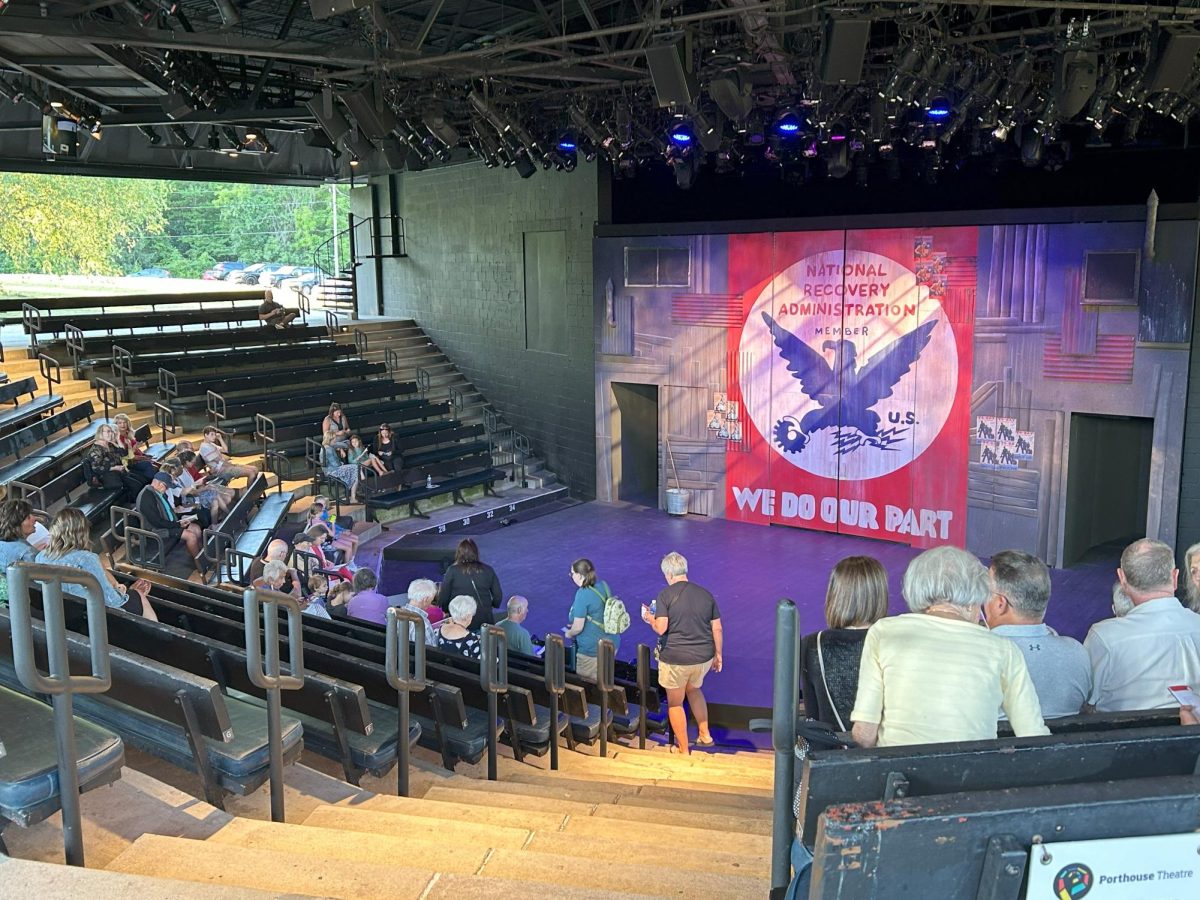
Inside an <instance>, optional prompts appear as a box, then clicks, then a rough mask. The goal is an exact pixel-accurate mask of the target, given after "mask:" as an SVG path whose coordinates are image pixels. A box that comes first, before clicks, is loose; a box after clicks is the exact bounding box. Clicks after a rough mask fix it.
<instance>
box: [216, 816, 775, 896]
mask: <svg viewBox="0 0 1200 900" xmlns="http://www.w3.org/2000/svg"><path fill="white" fill-rule="evenodd" d="M212 840H214V841H220V842H223V843H230V844H234V845H236V846H241V847H249V848H254V849H264V850H274V851H289V850H291V851H294V850H295V849H296V848H297V847H311V848H314V852H315V853H316V854H317V855H319V856H321V857H324V858H327V859H337V860H348V861H354V860H357V861H362V862H367V863H371V862H377V861H379V860H383V859H392V860H405V859H413V860H417V859H420V860H429V861H436V863H435V865H436V867H437V868H438V871H439V872H446V873H454V874H465V875H472V874H473V875H479V876H483V877H485V878H487V877H499V878H508V879H512V880H516V881H540V882H545V883H546V884H548V885H554V886H556V887H557V886H558V885H560V884H569V883H577V882H579V881H580V880H581V879H580V878H579V877H578V874H577V871H578V864H579V860H578V858H577V857H574V856H571V855H569V854H567V855H562V854H559V853H556V852H552V851H542V850H538V851H531V850H513V849H497V848H482V847H470V846H464V845H462V844H460V843H458V842H457V841H456V842H453V843H448V842H447V841H445V840H440V839H434V840H427V841H426V840H420V839H415V838H414V837H413V836H412V835H406V836H397V835H380V834H372V833H364V832H353V833H351V834H346V833H345V832H343V831H339V830H336V829H328V828H317V827H314V826H311V825H276V824H273V823H270V822H255V821H251V820H247V819H242V820H237V821H235V822H234V823H232V824H231V825H229V826H227V827H226V828H225V829H223V830H222V831H221V832H218V834H216V835H215V836H214V837H213V838H212ZM449 847H453V851H452V852H447V850H448V848H449ZM688 855H691V854H688ZM662 862H663V859H662V856H661V852H660V853H658V854H657V859H655V860H654V865H653V866H650V865H647V864H646V863H645V862H639V861H637V860H631V859H628V858H627V857H626V856H625V855H622V856H621V857H618V858H616V859H596V858H593V859H591V860H589V862H588V864H587V874H586V878H585V879H583V880H585V881H586V884H587V886H588V887H589V888H594V889H597V888H598V889H601V890H606V891H619V892H622V893H627V894H634V895H636V894H645V893H652V894H655V895H659V894H660V891H661V883H662V877H661V876H662V873H663V871H664V869H663V867H662V866H661V865H660V864H661V863H662ZM573 871H574V872H575V873H576V874H575V875H572V872H573ZM767 871H768V870H767V868H766V867H763V868H762V869H760V870H758V871H757V872H756V873H754V874H751V873H748V872H747V873H741V872H736V871H735V872H728V873H720V874H716V873H711V872H708V871H707V870H704V871H700V870H695V869H690V870H689V871H688V874H687V877H686V879H687V884H688V886H689V887H690V889H691V891H692V892H693V893H692V894H690V896H714V897H715V896H720V897H733V896H749V895H750V894H751V893H759V892H761V891H764V890H768V889H769V885H767V884H765V883H764V881H763V880H764V878H765V876H766V873H767Z"/></svg>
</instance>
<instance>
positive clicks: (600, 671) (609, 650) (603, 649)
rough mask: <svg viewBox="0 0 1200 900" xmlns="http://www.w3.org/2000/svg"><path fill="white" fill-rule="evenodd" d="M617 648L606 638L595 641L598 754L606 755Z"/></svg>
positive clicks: (615, 683) (614, 686)
mask: <svg viewBox="0 0 1200 900" xmlns="http://www.w3.org/2000/svg"><path fill="white" fill-rule="evenodd" d="M616 662H617V648H616V647H615V646H613V642H612V641H610V640H608V639H607V638H601V639H600V640H599V641H598V642H597V643H596V683H597V684H598V685H600V755H601V756H608V692H609V691H612V690H616V687H617V681H616Z"/></svg>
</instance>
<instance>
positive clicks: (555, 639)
mask: <svg viewBox="0 0 1200 900" xmlns="http://www.w3.org/2000/svg"><path fill="white" fill-rule="evenodd" d="M544 662H545V667H546V690H548V691H549V692H550V769H551V771H558V704H559V699H560V698H561V697H562V695H563V691H565V690H566V689H567V651H566V648H565V647H564V646H563V637H562V635H561V634H548V635H546V656H545V660H544ZM567 727H568V728H570V727H571V726H570V724H568V725H567Z"/></svg>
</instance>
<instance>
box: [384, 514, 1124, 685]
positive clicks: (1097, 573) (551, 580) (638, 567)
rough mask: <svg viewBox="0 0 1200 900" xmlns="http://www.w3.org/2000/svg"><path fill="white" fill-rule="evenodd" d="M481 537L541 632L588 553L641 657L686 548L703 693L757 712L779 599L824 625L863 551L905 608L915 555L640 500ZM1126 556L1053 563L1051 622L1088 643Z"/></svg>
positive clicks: (387, 569) (556, 625) (556, 617)
mask: <svg viewBox="0 0 1200 900" xmlns="http://www.w3.org/2000/svg"><path fill="white" fill-rule="evenodd" d="M473 537H474V538H475V540H476V542H477V543H478V544H479V550H480V555H481V556H482V558H483V559H484V560H485V561H486V562H488V563H491V564H492V565H493V566H494V567H495V568H496V571H497V574H498V575H499V577H500V583H501V585H502V587H503V589H504V592H505V595H506V596H509V595H512V594H516V593H521V594H524V595H525V596H526V597H528V598H529V600H530V613H529V621H528V623H527V624H528V626H529V628H530V630H532V631H533V632H534V633H535V634H545V633H546V632H549V631H556V630H558V629H560V628H561V627H562V626H563V625H564V624H566V618H567V610H568V608H569V607H570V604H571V598H572V595H573V593H574V585H573V584H572V583H571V580H570V577H569V574H568V570H569V568H570V565H571V563H572V561H574V560H575V559H576V558H577V557H580V556H586V557H588V558H589V559H591V560H592V562H594V563H595V565H596V569H597V572H598V573H599V575H600V577H601V578H603V579H604V580H606V581H607V582H608V583H609V585H610V587H611V588H612V590H613V592H614V593H616V594H617V595H618V596H620V597H621V599H622V600H624V601H625V604H626V606H627V607H628V609H629V612H630V615H631V616H632V617H633V620H634V621H633V624H632V625H631V626H630V629H629V631H627V632H626V633H625V634H624V635H623V636H622V648H621V652H620V654H619V656H620V657H621V658H622V659H633V658H634V656H635V652H636V651H635V649H634V648H635V647H636V645H637V644H638V643H639V642H642V643H652V642H653V640H654V634H653V632H652V631H651V630H650V628H649V627H648V626H647V625H645V624H644V623H643V622H642V621H641V619H640V618H639V616H638V607H639V605H640V604H641V603H643V602H646V603H648V602H649V601H650V600H651V599H653V598H654V596H655V594H657V593H658V591H659V590H660V589H661V588H663V587H664V586H665V582H664V581H663V578H662V574H661V572H660V571H659V567H658V564H659V560H661V559H662V557H663V554H665V553H667V552H668V551H670V550H678V551H679V552H680V553H682V554H683V555H684V556H686V557H687V559H688V566H689V569H690V572H689V576H690V577H691V579H692V580H693V581H695V582H696V583H698V584H701V585H703V586H704V587H706V588H708V589H709V590H710V591H712V592H713V595H714V596H715V597H716V598H717V603H718V604H719V605H720V607H721V621H722V623H723V624H724V628H725V653H724V656H725V671H723V672H721V673H720V674H718V675H712V676H710V677H709V679H708V680H707V681H706V682H705V695H706V696H707V697H708V699H709V700H710V701H711V702H716V703H723V704H731V705H739V706H757V707H766V706H770V704H771V657H772V648H773V642H774V616H773V611H774V608H775V603H776V601H777V600H779V599H780V598H782V597H790V598H791V599H792V600H794V601H795V603H796V605H797V607H798V608H799V610H800V626H801V630H802V631H803V632H804V633H806V634H807V633H808V632H810V631H814V630H817V629H820V628H823V627H824V626H825V619H824V612H823V610H824V606H825V585H826V583H827V581H828V579H829V572H830V570H831V569H832V568H833V566H834V564H835V563H836V562H837V561H838V560H839V559H841V558H843V557H845V556H851V555H855V554H862V555H869V556H874V557H876V558H877V559H878V560H880V562H882V563H883V564H884V566H885V567H886V568H887V570H888V577H889V582H890V586H891V611H892V612H893V613H898V612H904V611H905V606H904V600H903V598H902V597H901V596H900V581H901V578H902V577H903V575H904V568H905V566H906V565H907V564H908V562H909V560H911V559H912V558H913V557H914V556H915V555H916V553H917V551H915V550H913V549H912V548H910V547H905V546H901V545H899V544H891V543H885V542H882V541H873V540H868V539H865V538H856V537H846V536H843V535H830V534H822V533H819V532H812V531H801V530H799V529H792V528H779V527H770V528H766V527H763V526H761V525H744V524H741V523H737V522H728V521H725V520H723V519H706V518H702V517H698V516H688V517H685V518H676V517H672V516H668V515H667V514H666V513H664V512H662V511H661V510H657V509H650V508H647V507H642V506H631V505H627V504H619V503H616V504H614V503H595V502H594V503H584V504H581V505H579V506H575V507H572V508H570V509H566V510H562V511H560V512H555V513H552V514H550V515H546V516H543V517H541V518H537V519H533V520H531V521H528V522H517V523H514V524H513V525H512V526H510V527H508V528H501V529H498V530H494V531H490V532H488V533H486V534H478V535H473ZM372 543H375V542H372ZM1119 552H1120V551H1119V550H1117V551H1116V553H1113V554H1108V553H1096V554H1094V557H1095V559H1094V561H1093V560H1092V559H1089V561H1087V562H1085V563H1082V564H1080V565H1077V566H1075V567H1074V568H1072V569H1069V570H1053V572H1052V576H1053V583H1054V593H1053V595H1052V597H1051V600H1050V610H1049V615H1048V616H1047V621H1048V622H1049V623H1050V624H1051V625H1052V626H1053V627H1054V628H1056V629H1057V630H1058V631H1059V632H1060V633H1062V634H1069V635H1072V636H1074V637H1076V638H1080V639H1082V638H1083V636H1084V635H1085V634H1086V633H1087V629H1088V627H1089V626H1090V625H1091V624H1092V623H1093V622H1095V621H1096V620H1098V619H1102V618H1107V617H1108V616H1110V615H1111V612H1110V609H1109V604H1110V586H1111V584H1112V582H1113V580H1114V578H1115V577H1116V565H1117V563H1116V556H1117V554H1119ZM382 575H383V581H384V590H385V593H400V592H403V591H404V590H405V589H406V588H407V585H408V581H409V580H410V579H412V578H418V577H432V578H436V577H437V569H436V567H434V566H432V565H428V564H419V563H412V564H405V563H398V562H392V561H386V562H384V564H383V572H382Z"/></svg>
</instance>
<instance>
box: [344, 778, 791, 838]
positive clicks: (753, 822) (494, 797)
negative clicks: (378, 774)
mask: <svg viewBox="0 0 1200 900" xmlns="http://www.w3.org/2000/svg"><path fill="white" fill-rule="evenodd" d="M388 799H392V798H388ZM424 799H426V800H437V801H439V802H451V803H458V804H466V805H475V806H486V807H489V808H496V809H509V810H531V811H538V810H542V811H547V812H549V811H553V812H561V813H563V814H564V815H571V816H597V817H599V818H604V819H619V820H622V821H626V822H653V823H658V824H663V825H684V826H689V827H694V828H705V829H708V830H710V831H725V832H731V831H736V832H740V833H743V834H770V833H771V820H770V816H758V817H751V816H734V815H730V814H729V813H727V812H724V811H722V812H714V811H713V810H712V809H711V807H707V806H705V805H703V804H702V803H697V804H696V805H695V806H693V807H691V808H690V809H666V808H663V807H658V806H656V807H645V806H635V805H627V804H626V805H622V804H616V803H585V802H579V801H577V800H551V799H549V798H547V797H529V796H524V795H521V794H507V793H488V792H487V791H467V790H461V789H459V788H453V787H442V786H435V787H432V788H430V789H429V790H428V791H427V792H426V793H425V797H424ZM367 806H368V807H370V808H374V804H373V803H368V804H367ZM380 808H383V807H382V806H381V807H380Z"/></svg>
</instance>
